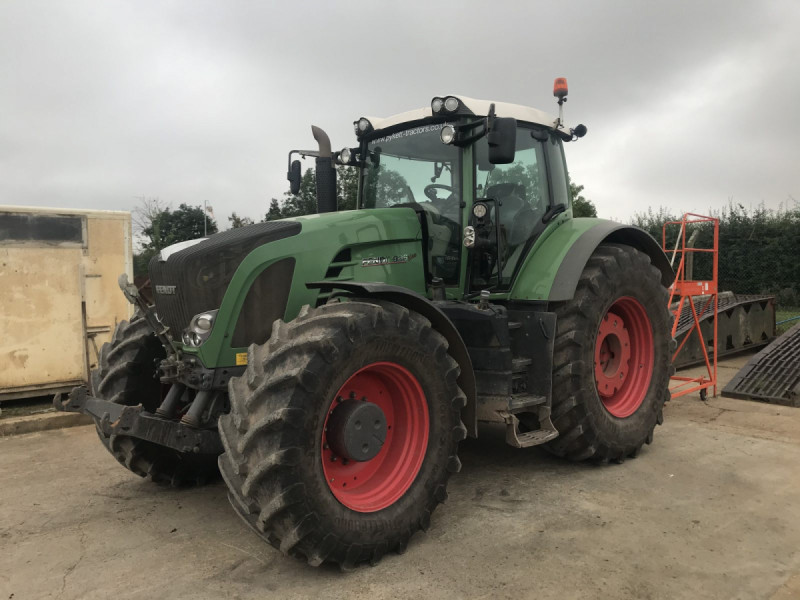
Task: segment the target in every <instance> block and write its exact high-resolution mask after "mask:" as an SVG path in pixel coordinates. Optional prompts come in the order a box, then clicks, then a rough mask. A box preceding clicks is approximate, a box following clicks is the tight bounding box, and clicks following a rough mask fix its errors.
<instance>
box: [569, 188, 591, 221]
mask: <svg viewBox="0 0 800 600" xmlns="http://www.w3.org/2000/svg"><path fill="white" fill-rule="evenodd" d="M581 192H583V186H582V185H578V184H576V183H573V182H572V181H570V182H569V193H570V195H571V196H572V216H573V217H597V209H596V208H595V206H594V203H593V202H592V201H591V200H589V199H588V198H585V197H584V196H583V194H582V193H581Z"/></svg>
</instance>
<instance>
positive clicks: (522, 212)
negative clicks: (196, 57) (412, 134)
mask: <svg viewBox="0 0 800 600" xmlns="http://www.w3.org/2000/svg"><path fill="white" fill-rule="evenodd" d="M541 132H542V130H541V129H539V130H534V129H531V128H529V127H525V126H519V127H518V128H517V140H516V153H515V156H514V162H513V163H510V164H505V165H492V164H490V163H489V161H488V142H487V140H486V138H485V137H484V138H482V139H480V140H479V141H478V142H477V143H476V144H475V174H476V190H475V199H476V201H479V200H480V199H481V198H484V199H486V201H487V205H488V206H489V211H490V217H491V222H492V223H493V224H494V226H495V227H496V232H492V238H491V239H492V241H493V244H494V245H495V246H496V248H497V250H496V253H495V254H496V257H491V258H490V259H489V260H485V257H482V256H478V255H476V256H473V257H472V261H471V269H470V288H471V290H472V291H477V290H480V289H487V288H490V287H491V288H493V289H495V290H504V289H508V288H509V287H510V284H511V280H512V278H513V275H514V273H515V271H516V268H517V266H518V265H519V264H520V262H521V260H522V258H524V256H525V253H526V252H527V248H528V247H529V243H530V242H531V240H532V239H533V238H534V237H535V236H536V235H538V233H539V232H540V231H541V227H540V224H541V222H542V217H543V216H544V215H545V213H546V212H547V210H548V207H549V205H550V191H549V187H548V177H547V159H546V157H545V153H546V149H545V143H543V142H542V141H541V139H542V137H543V136H542V133H541ZM534 136H535V137H534ZM472 253H473V254H475V253H485V252H484V251H483V250H478V249H473V250H472Z"/></svg>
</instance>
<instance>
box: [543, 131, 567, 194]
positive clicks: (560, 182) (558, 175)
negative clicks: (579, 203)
mask: <svg viewBox="0 0 800 600" xmlns="http://www.w3.org/2000/svg"><path fill="white" fill-rule="evenodd" d="M547 161H548V163H549V164H550V185H552V186H553V204H554V205H556V204H563V205H564V206H567V207H569V204H570V195H569V185H568V180H567V163H566V161H565V160H564V146H563V144H562V143H561V140H559V139H558V138H556V137H555V136H550V140H549V141H548V142H547Z"/></svg>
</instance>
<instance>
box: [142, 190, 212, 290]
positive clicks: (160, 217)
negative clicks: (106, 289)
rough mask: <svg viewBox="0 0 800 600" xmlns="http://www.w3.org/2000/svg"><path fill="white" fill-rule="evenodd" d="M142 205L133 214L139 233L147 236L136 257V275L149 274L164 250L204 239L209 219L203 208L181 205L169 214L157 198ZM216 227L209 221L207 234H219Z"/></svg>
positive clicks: (165, 206) (167, 209)
mask: <svg viewBox="0 0 800 600" xmlns="http://www.w3.org/2000/svg"><path fill="white" fill-rule="evenodd" d="M139 200H140V205H139V206H138V207H137V208H136V209H135V210H134V211H133V212H134V223H135V225H136V228H137V230H138V233H139V234H140V235H142V236H144V238H145V240H144V241H143V243H142V244H141V250H140V251H139V252H138V253H136V254H134V258H133V273H134V275H143V274H147V266H148V264H149V263H150V259H151V258H152V257H153V256H154V255H155V254H156V253H158V252H159V251H160V250H161V249H162V248H166V247H167V246H169V245H171V244H176V243H178V242H185V241H186V240H194V239H197V238H201V237H203V229H204V225H205V223H206V222H205V219H206V215H205V213H204V212H203V209H202V207H200V206H189V205H187V204H181V205H180V206H179V207H178V208H177V209H175V210H170V209H169V208H168V207H167V205H166V204H165V203H163V202H161V201H160V200H159V199H158V198H145V197H142V198H140V199H139ZM216 232H217V224H216V223H215V222H214V219H212V218H211V217H208V233H209V234H211V233H216Z"/></svg>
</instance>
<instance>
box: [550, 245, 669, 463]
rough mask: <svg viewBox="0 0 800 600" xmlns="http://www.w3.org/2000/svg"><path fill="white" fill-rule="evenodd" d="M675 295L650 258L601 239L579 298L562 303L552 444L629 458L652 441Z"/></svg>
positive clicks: (664, 386) (580, 454) (562, 451)
mask: <svg viewBox="0 0 800 600" xmlns="http://www.w3.org/2000/svg"><path fill="white" fill-rule="evenodd" d="M668 301H669V295H668V293H667V290H666V288H665V287H664V286H663V285H662V283H661V274H660V272H659V271H658V269H656V268H655V267H654V266H653V265H651V264H650V259H649V257H648V256H647V255H646V254H644V253H642V252H640V251H638V250H636V249H634V248H632V247H630V246H624V245H612V244H602V245H600V246H599V247H598V248H597V250H595V252H594V254H592V257H591V258H590V259H589V261H588V263H587V264H586V266H585V267H584V271H583V274H582V275H581V277H580V280H579V282H578V286H577V289H576V291H575V296H574V298H573V299H572V300H570V301H569V302H565V303H563V304H560V305H558V306H557V307H556V308H555V312H556V315H557V318H558V320H557V326H556V339H555V349H554V356H553V407H552V420H553V424H554V425H555V427H556V429H557V430H558V432H559V434H560V435H559V437H557V438H556V439H555V440H553V441H552V442H549V443H548V444H547V445H546V448H547V449H548V450H549V451H550V452H552V453H554V454H557V455H559V456H563V457H566V458H569V459H572V460H585V459H592V460H594V461H596V462H603V463H605V462H608V461H613V462H622V461H623V460H625V458H628V457H631V458H633V457H635V456H636V455H637V453H638V452H639V450H640V449H641V448H642V445H643V444H645V443H647V444H650V443H652V441H653V431H654V429H655V426H656V425H660V424H661V423H662V421H663V413H662V408H663V406H664V402H666V401H667V400H669V397H670V396H669V381H670V375H672V373H673V372H674V368H673V366H672V360H671V359H672V350H673V349H674V347H675V346H674V341H673V340H672V337H671V335H670V316H669V311H668V307H667V304H668Z"/></svg>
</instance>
